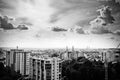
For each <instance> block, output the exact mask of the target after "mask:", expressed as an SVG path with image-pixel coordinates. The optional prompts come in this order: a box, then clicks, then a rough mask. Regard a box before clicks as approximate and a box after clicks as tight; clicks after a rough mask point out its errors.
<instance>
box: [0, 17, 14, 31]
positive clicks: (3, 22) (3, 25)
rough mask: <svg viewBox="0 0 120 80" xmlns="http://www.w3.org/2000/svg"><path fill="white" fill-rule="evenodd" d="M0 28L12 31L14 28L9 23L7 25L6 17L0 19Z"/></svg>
mask: <svg viewBox="0 0 120 80" xmlns="http://www.w3.org/2000/svg"><path fill="white" fill-rule="evenodd" d="M0 28H3V29H4V30H12V29H15V28H14V26H13V25H12V24H11V23H8V17H7V16H4V17H0Z"/></svg>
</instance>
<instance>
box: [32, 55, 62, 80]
mask: <svg viewBox="0 0 120 80" xmlns="http://www.w3.org/2000/svg"><path fill="white" fill-rule="evenodd" d="M61 63H62V61H61V59H59V58H57V57H53V58H50V57H47V58H45V57H31V58H30V77H31V78H32V79H33V80H61V76H62V75H61V73H62V64H61Z"/></svg>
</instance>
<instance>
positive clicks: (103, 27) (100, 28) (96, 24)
mask: <svg viewBox="0 0 120 80" xmlns="http://www.w3.org/2000/svg"><path fill="white" fill-rule="evenodd" d="M97 11H98V12H99V13H100V14H99V16H97V18H95V19H94V20H92V21H90V31H91V33H93V34H107V33H112V32H111V30H110V29H109V27H108V26H109V25H110V24H113V23H114V21H115V19H114V17H113V16H112V15H111V9H110V7H108V6H103V7H102V8H100V9H98V10H97Z"/></svg>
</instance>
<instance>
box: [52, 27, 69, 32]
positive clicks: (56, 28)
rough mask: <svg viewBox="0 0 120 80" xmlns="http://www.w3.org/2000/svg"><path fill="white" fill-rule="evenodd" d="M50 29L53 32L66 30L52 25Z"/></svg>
mask: <svg viewBox="0 0 120 80" xmlns="http://www.w3.org/2000/svg"><path fill="white" fill-rule="evenodd" d="M52 31H54V32H65V31H67V29H64V28H60V27H53V28H52Z"/></svg>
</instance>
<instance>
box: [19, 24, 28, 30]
mask: <svg viewBox="0 0 120 80" xmlns="http://www.w3.org/2000/svg"><path fill="white" fill-rule="evenodd" d="M17 29H20V30H28V27H26V26H25V25H18V27H17Z"/></svg>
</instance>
